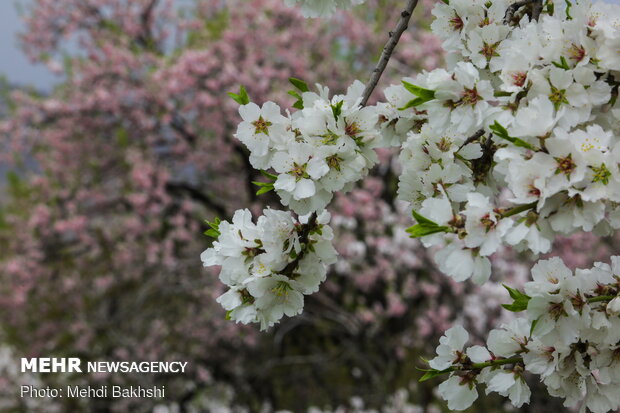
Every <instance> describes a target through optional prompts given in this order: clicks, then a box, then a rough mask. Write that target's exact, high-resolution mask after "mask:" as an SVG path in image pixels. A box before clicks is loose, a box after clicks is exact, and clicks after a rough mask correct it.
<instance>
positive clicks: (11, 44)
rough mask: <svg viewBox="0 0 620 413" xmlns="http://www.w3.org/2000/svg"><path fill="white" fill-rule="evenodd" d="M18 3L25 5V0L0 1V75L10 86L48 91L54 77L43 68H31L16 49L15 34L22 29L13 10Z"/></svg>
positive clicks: (39, 66) (38, 66) (24, 57)
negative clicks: (15, 85) (26, 86)
mask: <svg viewBox="0 0 620 413" xmlns="http://www.w3.org/2000/svg"><path fill="white" fill-rule="evenodd" d="M18 2H19V3H20V4H27V0H0V75H5V76H6V77H7V78H8V80H9V81H10V82H11V83H12V84H18V85H32V86H34V87H36V88H37V89H41V90H49V89H50V88H51V86H52V84H53V83H54V79H55V76H54V75H52V74H51V73H50V72H49V71H48V70H47V68H45V67H44V66H41V65H37V66H33V65H32V64H31V63H30V62H29V61H28V59H27V58H26V56H24V54H23V53H22V52H21V51H20V50H19V48H18V41H17V32H18V31H20V30H22V27H23V25H22V23H21V20H20V19H19V16H18V14H17V11H16V8H15V4H16V3H18Z"/></svg>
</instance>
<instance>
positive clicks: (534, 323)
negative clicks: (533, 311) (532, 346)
mask: <svg viewBox="0 0 620 413" xmlns="http://www.w3.org/2000/svg"><path fill="white" fill-rule="evenodd" d="M538 320H540V319H539V318H537V319H536V320H534V321H532V327H531V328H530V337H531V336H532V334H534V329H535V328H536V324H538Z"/></svg>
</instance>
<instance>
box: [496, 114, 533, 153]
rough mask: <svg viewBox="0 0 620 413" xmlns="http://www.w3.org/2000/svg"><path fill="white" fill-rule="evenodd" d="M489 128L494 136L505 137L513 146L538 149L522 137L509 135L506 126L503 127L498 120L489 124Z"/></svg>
mask: <svg viewBox="0 0 620 413" xmlns="http://www.w3.org/2000/svg"><path fill="white" fill-rule="evenodd" d="M489 129H491V130H492V131H493V134H494V135H495V136H497V137H499V138H501V139H505V140H507V141H508V142H511V143H512V144H513V145H514V146H518V147H519V148H526V149H530V150H532V151H538V149H537V148H536V147H535V146H533V145H531V144H529V143H527V142H525V141H524V140H523V139H519V138H515V137H513V136H510V135H509V134H508V131H507V130H506V128H504V127H503V126H502V125H501V124H500V123H499V122H498V121H495V123H494V124H493V125H491V126H489Z"/></svg>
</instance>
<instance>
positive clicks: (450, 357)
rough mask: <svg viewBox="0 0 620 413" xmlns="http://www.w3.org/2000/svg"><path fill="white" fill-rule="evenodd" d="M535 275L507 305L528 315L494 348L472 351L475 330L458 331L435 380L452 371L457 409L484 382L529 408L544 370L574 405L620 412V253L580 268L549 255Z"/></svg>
mask: <svg viewBox="0 0 620 413" xmlns="http://www.w3.org/2000/svg"><path fill="white" fill-rule="evenodd" d="M532 278H533V281H531V282H528V283H526V285H525V293H522V292H519V291H517V290H513V289H510V288H509V289H508V290H509V292H510V295H511V297H512V298H513V299H514V302H513V303H512V304H507V305H505V306H504V307H505V308H507V309H509V310H511V311H522V310H526V314H527V317H522V318H517V319H514V320H513V321H511V322H509V323H507V324H504V325H502V326H501V328H499V329H494V330H491V332H490V333H489V336H488V339H487V342H486V346H478V345H477V346H472V347H469V348H467V349H464V346H465V343H466V342H467V340H468V333H467V331H465V329H464V328H463V327H462V326H459V325H457V326H454V327H452V328H450V329H449V330H448V331H446V334H445V335H444V336H443V337H442V338H441V340H440V343H441V344H440V345H439V347H438V348H437V354H438V355H437V357H435V358H434V359H433V360H431V361H430V362H429V365H430V367H431V369H432V370H431V371H430V372H429V373H427V375H428V376H427V377H428V378H430V377H434V376H435V375H438V374H444V373H449V378H448V379H447V380H446V381H445V382H443V383H442V384H441V385H440V386H439V394H440V395H441V397H442V398H444V399H445V400H447V401H448V406H449V407H450V409H453V410H463V409H465V408H467V407H469V406H470V405H471V404H472V403H473V402H474V400H475V399H476V398H477V397H478V393H477V390H476V384H478V383H479V384H485V385H486V393H487V394H489V393H491V392H497V393H499V394H501V395H503V396H506V397H508V398H509V399H510V401H511V402H512V404H513V405H514V406H516V407H520V406H522V405H523V404H524V403H527V402H529V398H530V389H529V387H528V386H527V384H526V382H525V379H524V374H525V372H529V373H533V374H535V375H538V376H539V377H540V380H541V381H542V383H543V384H544V385H545V386H546V388H547V390H548V392H549V394H550V395H552V396H555V397H561V398H563V399H564V405H565V406H566V407H574V406H576V405H581V411H582V412H585V411H586V408H587V409H590V410H591V411H592V412H595V413H604V412H608V411H611V410H616V409H618V408H619V407H620V395H619V394H618V392H617V389H618V386H620V257H618V256H616V257H612V258H611V265H608V264H603V263H596V264H595V265H594V267H592V268H590V269H577V270H576V271H575V272H573V271H571V270H570V269H569V268H568V267H566V266H565V265H564V262H563V261H562V260H561V259H560V258H557V257H555V258H552V259H549V260H541V261H539V262H538V263H537V264H536V265H535V266H534V267H533V268H532Z"/></svg>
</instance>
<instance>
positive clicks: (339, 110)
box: [330, 100, 344, 120]
mask: <svg viewBox="0 0 620 413" xmlns="http://www.w3.org/2000/svg"><path fill="white" fill-rule="evenodd" d="M343 104H344V100H341V101H340V102H338V103H336V104H333V105H330V106H331V108H332V113H333V114H334V119H336V120H338V117H339V116H340V115H341V114H342V105H343Z"/></svg>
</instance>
